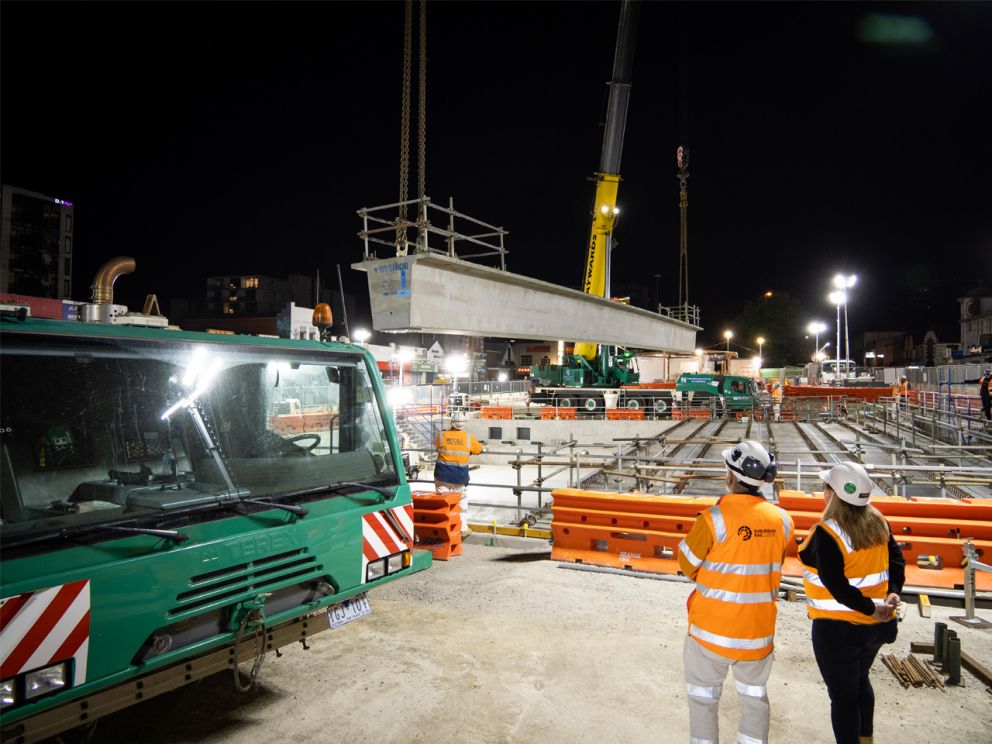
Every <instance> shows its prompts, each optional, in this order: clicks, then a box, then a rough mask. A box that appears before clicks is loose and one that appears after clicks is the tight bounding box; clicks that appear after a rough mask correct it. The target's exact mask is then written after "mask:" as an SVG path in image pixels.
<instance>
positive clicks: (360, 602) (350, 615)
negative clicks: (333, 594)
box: [327, 594, 372, 630]
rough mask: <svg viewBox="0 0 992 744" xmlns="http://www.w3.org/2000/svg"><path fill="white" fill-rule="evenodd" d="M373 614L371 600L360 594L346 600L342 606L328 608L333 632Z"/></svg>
mask: <svg viewBox="0 0 992 744" xmlns="http://www.w3.org/2000/svg"><path fill="white" fill-rule="evenodd" d="M371 612H372V606H371V605H370V604H369V598H368V597H367V596H366V595H365V594H359V595H358V596H357V597H352V598H351V599H346V600H345V601H344V602H341V603H340V604H336V605H332V606H331V607H328V608H327V619H328V620H329V621H330V623H331V629H332V630H333V629H334V628H340V627H341V626H342V625H344V624H345V623H350V622H351V621H352V620H357V619H358V618H360V617H365V616H366V615H368V614H369V613H371Z"/></svg>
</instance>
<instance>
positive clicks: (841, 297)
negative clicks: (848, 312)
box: [830, 289, 847, 375]
mask: <svg viewBox="0 0 992 744" xmlns="http://www.w3.org/2000/svg"><path fill="white" fill-rule="evenodd" d="M830 301H831V302H832V303H833V304H835V305H836V306H837V346H835V347H834V350H835V351H836V353H837V369H836V370H834V373H835V374H837V375H840V351H841V345H840V307H841V305H844V304H846V303H847V292H845V291H844V290H842V289H838V290H837V291H836V292H831V293H830Z"/></svg>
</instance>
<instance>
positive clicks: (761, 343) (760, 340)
mask: <svg viewBox="0 0 992 744" xmlns="http://www.w3.org/2000/svg"><path fill="white" fill-rule="evenodd" d="M757 341H758V358H759V359H760V358H761V357H762V354H761V347H762V346H764V345H765V337H764V336H758V339H757Z"/></svg>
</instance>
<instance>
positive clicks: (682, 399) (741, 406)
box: [673, 372, 758, 415]
mask: <svg viewBox="0 0 992 744" xmlns="http://www.w3.org/2000/svg"><path fill="white" fill-rule="evenodd" d="M673 400H674V403H675V405H677V406H683V407H696V408H699V407H706V406H710V405H711V404H713V405H715V406H716V412H717V413H718V414H719V415H722V414H724V413H726V412H728V411H744V410H747V409H750V408H752V407H754V405H755V404H756V403H757V402H758V391H757V390H756V389H755V385H754V380H752V379H751V378H750V377H739V376H736V375H712V374H704V373H698V372H691V373H685V374H682V375H679V379H678V380H677V381H676V383H675V393H674V395H673Z"/></svg>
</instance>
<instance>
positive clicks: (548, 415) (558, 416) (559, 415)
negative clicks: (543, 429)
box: [541, 406, 578, 421]
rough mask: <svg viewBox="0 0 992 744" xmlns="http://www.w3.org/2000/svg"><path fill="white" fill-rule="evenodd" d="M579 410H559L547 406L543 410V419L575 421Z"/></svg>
mask: <svg viewBox="0 0 992 744" xmlns="http://www.w3.org/2000/svg"><path fill="white" fill-rule="evenodd" d="M577 410H578V409H577V408H558V407H557V406H545V407H544V408H542V409H541V419H542V420H543V421H548V420H559V421H575V412H576V411H577Z"/></svg>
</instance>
